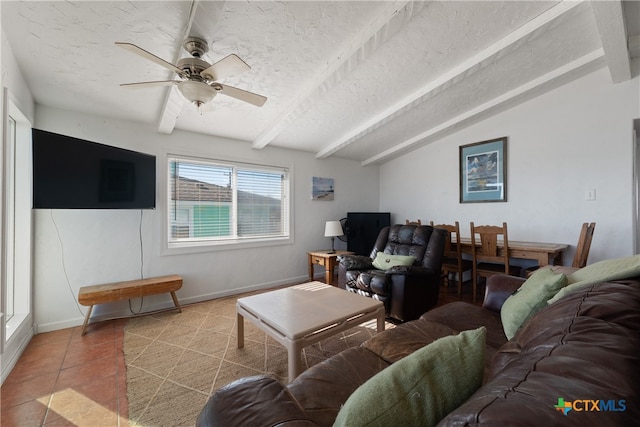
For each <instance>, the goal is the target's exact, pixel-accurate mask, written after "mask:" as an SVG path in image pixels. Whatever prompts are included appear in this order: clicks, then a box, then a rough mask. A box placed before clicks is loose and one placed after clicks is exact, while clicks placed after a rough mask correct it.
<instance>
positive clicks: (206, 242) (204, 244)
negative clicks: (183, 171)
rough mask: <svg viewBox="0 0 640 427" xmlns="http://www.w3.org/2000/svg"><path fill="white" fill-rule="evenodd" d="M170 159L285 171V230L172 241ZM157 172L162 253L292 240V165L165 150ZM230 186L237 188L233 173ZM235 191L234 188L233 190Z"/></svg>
mask: <svg viewBox="0 0 640 427" xmlns="http://www.w3.org/2000/svg"><path fill="white" fill-rule="evenodd" d="M172 160H179V161H180V160H182V161H185V162H193V163H203V164H210V165H213V166H225V167H231V168H234V170H235V169H236V168H240V169H258V170H264V171H273V172H284V173H285V175H286V176H287V180H286V185H285V186H284V188H283V197H284V198H285V203H286V204H287V206H286V209H285V212H284V213H285V218H284V220H283V227H284V232H283V235H280V236H266V237H265V236H259V237H238V236H232V237H224V238H219V239H215V238H211V239H209V238H199V239H192V240H188V241H172V240H171V234H170V233H171V215H170V209H171V194H170V192H171V184H170V179H171V177H170V173H171V171H170V167H169V165H170V162H171V161H172ZM160 173H161V174H162V175H163V176H162V183H163V187H164V188H163V197H162V201H161V203H162V205H161V206H162V210H163V217H164V221H163V222H164V224H163V230H164V232H163V248H162V255H178V254H184V253H197V252H209V251H221V250H231V249H242V248H252V247H268V246H275V245H285V244H291V243H293V227H292V221H293V202H292V197H291V194H293V167H292V166H291V165H276V164H261V163H255V162H250V161H238V160H227V159H215V158H207V157H204V156H193V155H183V154H174V153H167V154H166V157H165V159H164V161H163V165H162V166H161V167H160ZM232 185H233V187H234V188H236V187H237V186H236V183H235V174H234V176H233V183H232ZM236 191H237V189H236ZM236 191H234V198H233V201H232V203H233V205H234V208H233V211H234V213H233V216H234V219H233V223H234V225H235V223H236V218H235V216H236V214H235V211H236V208H235V204H236V198H235V194H236Z"/></svg>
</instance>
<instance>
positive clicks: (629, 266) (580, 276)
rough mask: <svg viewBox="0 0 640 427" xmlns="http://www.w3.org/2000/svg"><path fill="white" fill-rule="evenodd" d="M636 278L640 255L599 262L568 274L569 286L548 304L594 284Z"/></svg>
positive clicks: (639, 271)
mask: <svg viewBox="0 0 640 427" xmlns="http://www.w3.org/2000/svg"><path fill="white" fill-rule="evenodd" d="M637 276H640V255H633V256H630V257H626V258H615V259H607V260H604V261H599V262H596V263H593V264H590V265H588V266H586V267H584V268H581V269H579V270H577V271H576V272H575V273H573V274H570V275H569V276H568V277H567V279H568V281H569V286H567V287H566V288H564V289H562V290H561V291H560V292H558V293H557V294H556V295H555V296H554V297H553V298H551V299H550V300H549V304H553V303H554V302H556V301H558V300H559V299H560V298H562V297H564V296H565V295H567V294H568V293H570V292H573V291H575V290H578V289H581V288H583V287H586V286H589V285H593V284H595V283H601V282H610V281H612V280H620V279H628V278H631V277H637Z"/></svg>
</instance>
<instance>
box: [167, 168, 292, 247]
mask: <svg viewBox="0 0 640 427" xmlns="http://www.w3.org/2000/svg"><path fill="white" fill-rule="evenodd" d="M169 182H170V185H169V197H168V201H169V203H168V209H169V219H170V220H169V223H170V229H169V241H170V242H185V241H186V242H197V241H211V240H233V239H251V238H260V239H264V238H270V237H283V236H288V227H287V224H288V219H289V209H288V206H289V203H288V200H287V199H288V186H289V177H288V170H287V169H283V168H271V167H268V166H256V165H247V164H241V163H236V164H233V163H228V162H216V161H206V160H202V159H182V158H170V159H169Z"/></svg>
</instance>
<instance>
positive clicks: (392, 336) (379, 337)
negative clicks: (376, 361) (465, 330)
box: [362, 319, 460, 363]
mask: <svg viewBox="0 0 640 427" xmlns="http://www.w3.org/2000/svg"><path fill="white" fill-rule="evenodd" d="M458 332H460V331H456V330H454V329H451V328H450V327H448V326H446V325H443V324H440V323H436V322H432V321H430V320H424V319H418V320H416V321H413V322H407V323H402V324H400V325H397V326H396V327H394V328H392V329H387V330H385V331H383V332H379V333H377V334H376V335H374V336H373V337H371V338H369V339H368V340H366V341H365V342H364V343H362V346H363V347H364V348H366V349H368V350H370V351H372V352H373V353H375V354H376V355H377V356H378V357H380V358H382V359H383V360H385V361H386V362H388V363H395V362H397V361H398V360H400V359H402V358H404V357H406V356H408V355H410V354H412V353H413V352H414V351H416V350H420V349H421V348H422V347H424V346H425V345H428V344H431V343H432V342H434V341H435V340H437V339H439V338H442V337H446V336H449V335H456V334H457V333H458Z"/></svg>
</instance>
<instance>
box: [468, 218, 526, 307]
mask: <svg viewBox="0 0 640 427" xmlns="http://www.w3.org/2000/svg"><path fill="white" fill-rule="evenodd" d="M499 238H501V240H500V239H499ZM499 245H500V246H499ZM500 247H502V248H503V250H502V251H501V250H500ZM471 256H472V263H473V272H472V280H473V302H475V301H476V296H477V291H478V276H481V277H485V278H486V277H489V276H493V275H494V274H510V275H513V276H517V275H519V274H520V268H519V267H515V266H511V265H509V237H508V233H507V223H506V222H503V223H502V226H501V227H500V226H497V225H478V226H476V225H475V224H474V223H473V222H471Z"/></svg>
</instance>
